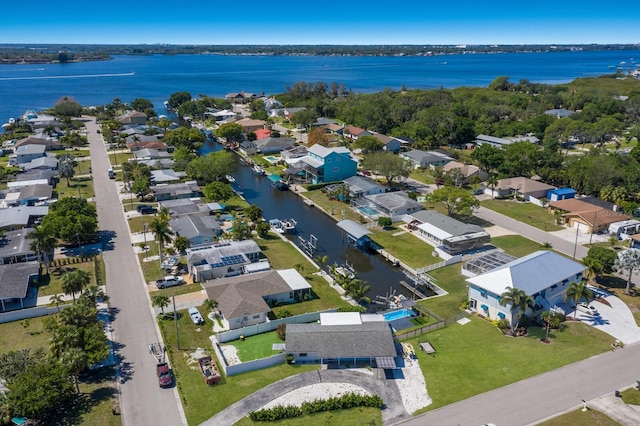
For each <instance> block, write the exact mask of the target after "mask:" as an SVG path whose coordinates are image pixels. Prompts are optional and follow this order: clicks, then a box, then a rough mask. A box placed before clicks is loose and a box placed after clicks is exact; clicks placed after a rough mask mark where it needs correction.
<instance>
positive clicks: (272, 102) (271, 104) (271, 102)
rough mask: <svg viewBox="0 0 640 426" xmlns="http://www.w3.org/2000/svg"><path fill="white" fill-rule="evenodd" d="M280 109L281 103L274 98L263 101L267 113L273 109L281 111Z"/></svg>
mask: <svg viewBox="0 0 640 426" xmlns="http://www.w3.org/2000/svg"><path fill="white" fill-rule="evenodd" d="M281 108H282V102H280V101H279V100H277V99H276V98H268V99H265V101H264V109H265V110H266V111H267V112H270V111H272V110H274V109H281Z"/></svg>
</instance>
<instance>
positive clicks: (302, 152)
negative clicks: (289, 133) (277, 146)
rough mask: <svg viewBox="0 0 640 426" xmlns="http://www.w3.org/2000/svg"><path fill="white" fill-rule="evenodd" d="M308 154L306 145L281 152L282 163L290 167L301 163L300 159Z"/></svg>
mask: <svg viewBox="0 0 640 426" xmlns="http://www.w3.org/2000/svg"><path fill="white" fill-rule="evenodd" d="M307 154H308V151H307V147H306V146H304V145H295V146H292V147H291V148H287V149H283V150H282V151H281V152H280V157H281V158H282V161H284V162H285V163H287V164H288V165H292V164H294V163H297V162H298V161H300V159H301V158H302V157H304V156H306V155H307Z"/></svg>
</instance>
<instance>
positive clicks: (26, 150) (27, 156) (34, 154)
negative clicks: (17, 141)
mask: <svg viewBox="0 0 640 426" xmlns="http://www.w3.org/2000/svg"><path fill="white" fill-rule="evenodd" d="M46 149H47V148H46V146H44V145H36V144H30V145H22V146H20V147H18V148H15V153H14V154H11V155H10V156H9V165H10V166H17V165H19V164H27V163H29V162H30V161H31V160H35V159H36V158H40V157H46V156H47V154H46V153H45V151H46Z"/></svg>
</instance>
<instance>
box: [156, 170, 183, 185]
mask: <svg viewBox="0 0 640 426" xmlns="http://www.w3.org/2000/svg"><path fill="white" fill-rule="evenodd" d="M186 176H187V173H186V172H176V171H174V170H173V169H161V170H151V178H150V180H151V182H153V183H157V184H161V183H167V182H177V181H179V180H180V179H182V178H184V177H186Z"/></svg>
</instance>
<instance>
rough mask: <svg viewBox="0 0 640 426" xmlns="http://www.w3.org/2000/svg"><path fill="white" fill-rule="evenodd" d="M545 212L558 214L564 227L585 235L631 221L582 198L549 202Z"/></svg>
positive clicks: (623, 215)
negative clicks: (617, 223) (614, 224)
mask: <svg viewBox="0 0 640 426" xmlns="http://www.w3.org/2000/svg"><path fill="white" fill-rule="evenodd" d="M547 210H548V211H549V212H550V213H554V212H556V211H558V212H560V214H561V218H562V221H563V223H564V224H565V225H567V226H568V227H570V228H573V229H576V231H578V232H582V233H586V234H597V233H601V232H605V231H607V230H608V229H609V226H610V225H611V224H613V223H616V222H622V221H626V220H629V219H631V216H628V215H626V214H623V213H620V212H617V211H613V210H610V209H607V208H606V207H602V206H599V205H596V204H591V203H589V202H586V201H584V199H583V198H569V199H566V200H560V201H551V202H549V204H548V205H547Z"/></svg>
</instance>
